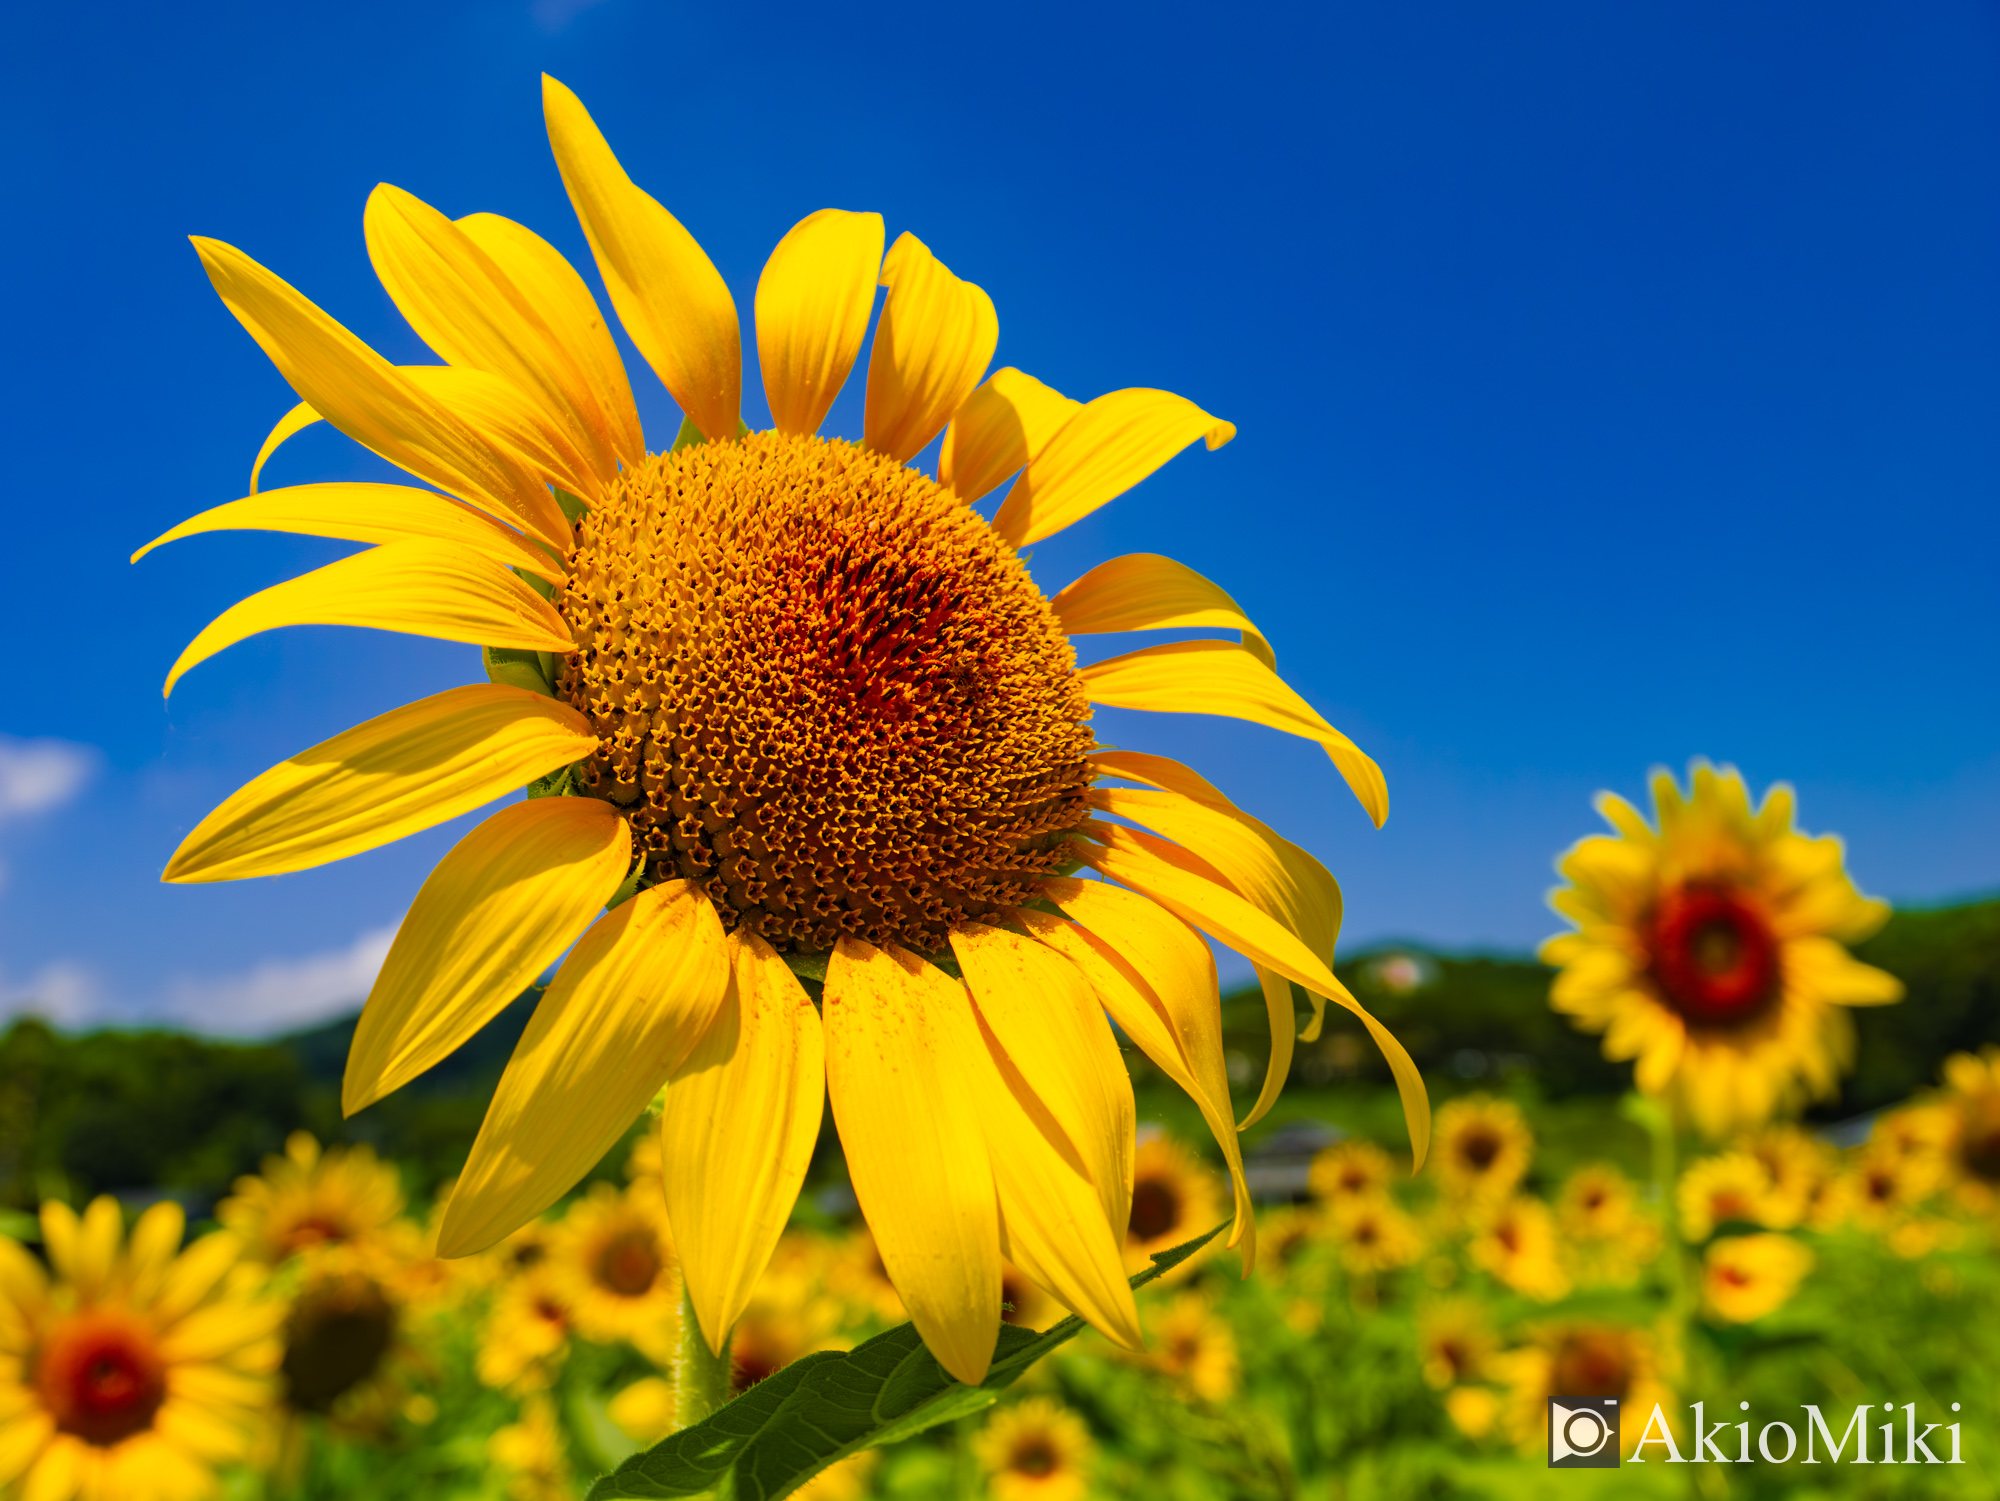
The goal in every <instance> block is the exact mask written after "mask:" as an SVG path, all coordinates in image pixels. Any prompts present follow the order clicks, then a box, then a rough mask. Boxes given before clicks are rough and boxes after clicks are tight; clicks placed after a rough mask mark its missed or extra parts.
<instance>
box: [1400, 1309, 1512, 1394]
mask: <svg viewBox="0 0 2000 1501" xmlns="http://www.w3.org/2000/svg"><path fill="white" fill-rule="evenodd" d="M1499 1347H1500V1342H1499V1340H1498V1338H1497V1337H1496V1336H1495V1335H1494V1332H1493V1321H1492V1319H1491V1318H1490V1317H1489V1316H1488V1314H1487V1312H1486V1307H1485V1305H1484V1304H1482V1303H1480V1302H1478V1301H1477V1300H1475V1299H1472V1298H1447V1299H1445V1300H1443V1301H1442V1302H1438V1303H1433V1304H1432V1305H1431V1306H1430V1307H1429V1308H1426V1309H1425V1310H1424V1311H1423V1313H1422V1314H1421V1315H1419V1316H1418V1319H1417V1357H1418V1359H1419V1360H1420V1361H1421V1362H1422V1364H1423V1372H1424V1380H1425V1381H1426V1382H1428V1383H1429V1384H1430V1385H1431V1386H1433V1387H1435V1388H1436V1389H1437V1390H1439V1391H1444V1390H1446V1389H1448V1388H1450V1387H1454V1386H1463V1385H1465V1384H1466V1383H1467V1382H1476V1381H1481V1380H1484V1379H1485V1377H1486V1373H1487V1367H1488V1365H1489V1364H1490V1362H1491V1361H1492V1358H1493V1356H1494V1354H1495V1353H1496V1352H1497V1351H1498V1349H1499Z"/></svg>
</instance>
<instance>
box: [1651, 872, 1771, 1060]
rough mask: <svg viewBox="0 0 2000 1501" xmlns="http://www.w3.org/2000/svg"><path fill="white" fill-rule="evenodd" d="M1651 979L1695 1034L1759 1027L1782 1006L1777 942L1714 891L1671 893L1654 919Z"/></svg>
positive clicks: (1732, 899)
mask: <svg viewBox="0 0 2000 1501" xmlns="http://www.w3.org/2000/svg"><path fill="white" fill-rule="evenodd" d="M1649 947H1650V950H1651V954H1652V976H1653V980H1654V983H1655V984H1656V985H1657V986H1658V987H1659V990H1660V992H1661V994H1662V995H1663V996H1664V997H1665V999H1666V1001H1667V1003H1668V1004H1669V1005H1671V1006H1672V1007H1673V1008H1674V1009H1675V1010H1676V1011H1678V1012H1680V1014H1681V1016H1682V1017H1683V1018H1684V1019H1686V1020H1687V1021H1688V1022H1689V1023H1690V1024H1692V1025H1694V1026H1698V1027H1734V1026H1741V1025H1743V1024H1745V1023H1747V1022H1750V1021H1754V1020H1755V1019H1756V1018H1757V1017H1759V1016H1761V1015H1763V1013H1764V1012H1765V1010H1766V1009H1767V1008H1768V1007H1769V1006H1770V1005H1771V1003H1772V1002H1773V1001H1775V1000H1776V999H1777V995H1778V986H1779V973H1778V943H1777V939H1776V937H1775V936H1774V935H1773V934H1772V932H1771V928H1770V924H1769V923H1767V922H1766V921H1765V920H1764V917H1763V915H1762V914H1761V913H1759V912H1757V911H1756V910H1755V909H1754V908H1752V907H1751V906H1749V905H1748V904H1747V903H1746V902H1744V901H1743V900H1742V899H1741V898H1739V897H1738V896H1736V895H1735V894H1734V893H1733V892H1731V891H1728V890H1726V889H1723V888H1721V887H1716V886H1693V885H1690V886H1683V887H1680V888H1678V889H1677V890H1674V891H1670V892H1668V893H1667V895H1666V896H1665V897H1663V898H1662V899H1661V901H1660V904H1659V906H1658V908H1657V909H1655V911H1654V913H1653V921H1652V934H1651V943H1650V945H1649Z"/></svg>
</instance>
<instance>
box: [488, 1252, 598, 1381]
mask: <svg viewBox="0 0 2000 1501" xmlns="http://www.w3.org/2000/svg"><path fill="white" fill-rule="evenodd" d="M575 1323H576V1319H575V1316H574V1315H573V1314H572V1312H571V1310H570V1305H569V1299H568V1295H567V1292H566V1290H565V1288H564V1286H563V1284H562V1282H561V1280H560V1279H559V1278H558V1277H557V1275H556V1274H555V1272H554V1271H553V1270H552V1269H551V1268H550V1267H549V1266H548V1264H547V1263H546V1262H545V1261H542V1262H537V1263H535V1264H533V1265H531V1266H528V1267H526V1268H525V1269H523V1270H522V1271H520V1272H517V1273H515V1274H514V1275H512V1276H510V1277H507V1278H506V1279H504V1280H503V1281H502V1282H501V1284H500V1286H499V1287H498V1288H497V1289H495V1290H494V1293H493V1301H492V1304H491V1306H490V1307H489V1308H488V1309H487V1312H486V1321H485V1323H484V1324H483V1325H482V1326H481V1328H480V1332H479V1354H478V1356H477V1359H476V1362H475V1367H474V1368H475V1369H476V1370H477V1372H478V1374H479V1379H480V1381H481V1382H483V1383H484V1384H485V1385H487V1386H491V1387H495V1388H497V1389H499V1390H501V1391H511V1392H516V1393H519V1392H530V1391H540V1390H542V1389H543V1388H544V1387H546V1386H548V1385H549V1384H550V1382H552V1381H553V1380H554V1379H555V1374H556V1372H557V1371H558V1370H560V1369H561V1367H562V1364H563V1362H564V1360H565V1359H567V1357H568V1355H569V1337H570V1331H571V1330H572V1329H573V1328H574V1327H575Z"/></svg>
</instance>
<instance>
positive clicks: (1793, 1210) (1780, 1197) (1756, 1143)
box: [1742, 1124, 1840, 1230]
mask: <svg viewBox="0 0 2000 1501" xmlns="http://www.w3.org/2000/svg"><path fill="white" fill-rule="evenodd" d="M1742 1149H1743V1151H1744V1152H1746V1153H1748V1154H1749V1155H1750V1156H1751V1157H1753V1158H1755V1159H1756V1160H1757V1162H1758V1164H1759V1165H1760V1166H1761V1167H1762V1168H1763V1169H1764V1175H1765V1180H1766V1181H1767V1183H1768V1184H1769V1185H1770V1187H1769V1190H1768V1192H1767V1194H1766V1196H1765V1201H1764V1202H1765V1214H1764V1223H1765V1224H1766V1225H1768V1226H1769V1227H1770V1228H1771V1229H1773V1230H1788V1229H1790V1228H1791V1227H1792V1226H1794V1225H1797V1224H1800V1223H1802V1222H1803V1221H1805V1220H1806V1219H1807V1218H1808V1217H1809V1216H1810V1215H1811V1214H1812V1211H1813V1208H1814V1206H1815V1205H1816V1204H1818V1202H1819V1200H1820V1196H1821V1195H1822V1194H1823V1193H1825V1191H1826V1188H1827V1185H1828V1184H1829V1183H1831V1182H1832V1181H1833V1178H1834V1175H1835V1174H1836V1173H1837V1172H1838V1171H1839V1167H1840V1154H1839V1153H1838V1152H1836V1151H1835V1150H1834V1148H1833V1147H1832V1146H1831V1145H1830V1144H1829V1143H1827V1142H1823V1141H1818V1140H1815V1139H1814V1138H1813V1137H1812V1136H1810V1135H1808V1134H1807V1133H1806V1132H1805V1131H1802V1130H1801V1129H1800V1128H1799V1127H1797V1126H1794V1125H1790V1124H1773V1125H1769V1126H1766V1127H1764V1129H1763V1130H1761V1131H1758V1132H1756V1133H1755V1134H1754V1135H1752V1136H1750V1137H1748V1138H1747V1139H1746V1140H1745V1141H1744V1142H1743V1147H1742Z"/></svg>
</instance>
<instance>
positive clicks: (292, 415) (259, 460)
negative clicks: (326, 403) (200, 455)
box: [133, 401, 320, 562]
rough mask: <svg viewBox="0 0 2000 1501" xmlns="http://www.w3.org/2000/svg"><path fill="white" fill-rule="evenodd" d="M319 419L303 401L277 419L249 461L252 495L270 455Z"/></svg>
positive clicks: (310, 406) (255, 490)
mask: <svg viewBox="0 0 2000 1501" xmlns="http://www.w3.org/2000/svg"><path fill="white" fill-rule="evenodd" d="M319 420H320V415H319V413H318V412H315V411H314V410H313V409H312V404H311V403H310V402H304V401H302V402H300V403H299V404H298V405H297V406H295V407H293V408H292V409H291V410H290V411H289V412H287V413H285V415H284V416H282V417H280V418H279V419H278V425H277V426H276V427H274V428H272V429H271V433H270V436H269V437H267V438H265V439H264V446H263V447H262V448H260V449H258V450H257V457H256V458H255V459H254V460H253V461H252V462H251V465H250V493H251V494H252V495H255V494H256V493H257V477H258V476H259V475H261V474H262V473H263V472H264V466H265V465H266V464H267V463H269V462H270V460H271V455H272V454H274V453H276V452H277V451H278V449H279V448H280V447H281V446H282V445H283V444H285V443H287V442H289V441H291V439H293V438H294V437H296V436H298V434H300V433H302V432H304V431H305V430H306V429H307V428H309V427H311V426H312V425H313V424H314V423H315V422H318V421H319ZM133 561H134V562H136V561H138V560H137V559H136V558H135V559H134V560H133Z"/></svg>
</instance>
